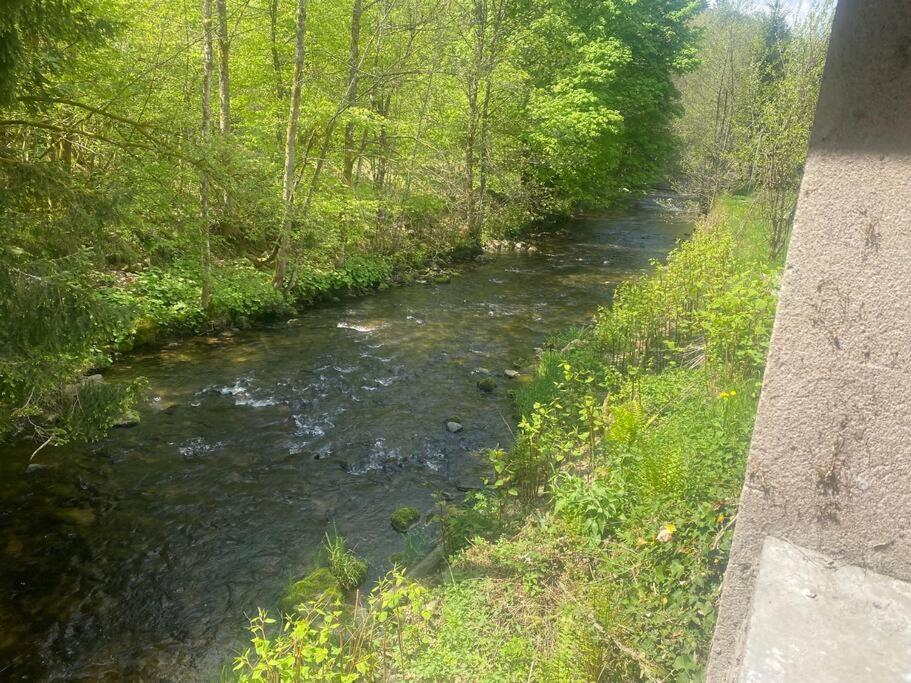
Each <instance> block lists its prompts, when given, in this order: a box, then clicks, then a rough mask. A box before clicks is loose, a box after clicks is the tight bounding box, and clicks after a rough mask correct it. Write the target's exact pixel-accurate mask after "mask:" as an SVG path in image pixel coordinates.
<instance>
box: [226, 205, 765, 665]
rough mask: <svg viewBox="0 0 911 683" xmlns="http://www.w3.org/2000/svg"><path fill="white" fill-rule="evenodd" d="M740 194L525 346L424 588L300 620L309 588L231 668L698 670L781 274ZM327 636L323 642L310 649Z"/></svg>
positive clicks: (390, 590)
mask: <svg viewBox="0 0 911 683" xmlns="http://www.w3.org/2000/svg"><path fill="white" fill-rule="evenodd" d="M756 208H757V207H755V206H754V205H753V204H752V202H751V200H748V199H726V200H723V201H721V202H719V203H718V205H717V206H716V207H715V210H714V211H713V213H712V214H711V215H710V216H709V217H708V218H707V219H706V220H705V221H703V223H702V224H701V225H700V226H699V229H698V230H697V232H696V234H695V236H694V237H693V239H692V240H691V241H689V242H686V243H683V244H682V245H681V246H680V247H679V248H678V249H677V250H676V251H675V252H673V253H672V255H671V256H670V257H669V259H668V261H667V264H666V265H664V266H661V267H659V268H658V269H657V271H656V272H655V273H654V274H653V275H651V276H649V277H647V278H644V279H640V280H636V281H632V282H629V283H627V284H625V285H623V286H621V288H620V290H619V291H618V293H617V295H616V297H615V299H614V303H613V305H612V306H611V308H610V309H606V310H603V311H602V312H601V313H600V314H599V315H598V316H597V317H596V318H595V319H594V320H593V322H592V324H591V325H589V326H588V327H586V328H585V329H583V330H575V331H573V332H570V333H567V334H566V335H563V336H560V337H559V338H557V339H555V340H554V342H553V343H552V344H551V345H550V348H549V349H548V350H546V351H545V352H544V353H543V354H542V356H541V359H540V364H539V367H538V370H537V375H536V379H535V380H534V382H532V383H531V384H530V385H528V386H526V387H523V388H520V389H518V390H516V392H515V399H516V402H517V405H518V407H519V408H520V410H521V411H522V414H523V415H524V417H523V420H522V422H521V424H520V431H519V434H518V436H517V438H516V441H515V444H514V445H513V446H512V447H511V448H510V449H509V450H493V451H490V453H489V455H490V459H491V464H492V468H493V470H494V471H495V473H496V476H495V478H493V479H492V480H491V481H490V482H489V488H488V489H486V490H484V491H481V492H478V493H476V494H474V495H473V496H471V497H470V499H469V500H468V501H467V503H466V505H464V506H462V507H460V508H457V509H456V508H449V509H447V510H446V511H445V512H444V514H443V515H442V517H441V519H440V524H441V527H442V528H443V530H444V531H443V542H444V544H445V546H446V548H447V550H448V551H449V552H450V555H451V558H450V567H449V569H448V571H447V572H446V575H445V577H443V579H442V580H441V582H440V584H439V585H438V586H437V587H431V588H427V587H424V586H415V585H412V584H408V583H406V582H404V580H403V579H402V578H400V577H398V576H396V575H393V577H392V578H391V579H389V580H388V581H387V582H386V583H382V584H380V586H379V587H378V588H377V589H376V590H375V591H374V592H373V594H372V597H371V598H370V601H369V602H370V604H371V605H372V606H373V608H372V612H370V613H369V614H373V615H375V616H369V617H368V618H365V619H361V620H359V621H358V622H357V623H348V622H346V621H345V620H344V619H343V618H339V619H338V620H336V621H334V622H331V623H328V624H327V623H326V622H324V623H323V625H317V624H315V622H313V620H312V617H313V615H314V612H313V610H319V609H325V607H320V606H319V605H318V604H309V605H303V606H302V607H301V608H299V609H300V612H298V616H297V617H292V618H291V626H290V628H291V630H290V631H289V633H290V634H291V635H286V636H283V637H279V638H276V639H267V638H266V637H265V635H266V634H267V633H268V632H269V630H270V628H272V627H271V626H270V625H269V624H267V623H265V622H260V623H258V624H256V625H255V626H256V628H258V629H260V630H259V631H257V633H258V634H260V635H261V637H259V638H257V639H256V640H254V646H255V647H254V649H253V650H252V651H251V652H249V653H248V654H247V655H246V657H245V658H241V659H239V660H238V661H237V665H238V671H239V675H240V677H241V678H246V677H251V676H253V675H254V674H256V673H257V672H259V673H262V672H266V671H272V672H276V671H281V670H282V667H283V666H285V664H283V661H285V662H288V663H290V664H288V665H294V666H301V667H302V669H303V671H304V672H306V673H305V678H306V677H307V675H310V676H311V677H312V678H313V677H315V678H319V677H320V676H324V675H327V673H332V674H333V675H337V674H343V673H344V672H349V673H352V674H353V676H354V678H353V679H356V678H359V677H360V678H367V679H369V678H371V677H372V676H373V677H383V676H386V675H392V676H393V677H399V678H403V679H406V680H427V679H434V678H440V677H446V678H452V677H454V678H460V679H461V678H464V679H466V680H490V681H494V680H514V679H521V680H542V681H548V680H639V679H646V680H668V679H675V678H683V679H690V678H694V677H698V676H699V674H700V672H701V671H702V669H703V667H704V665H705V655H706V652H707V648H708V642H709V639H710V637H711V632H712V625H713V623H714V618H715V611H714V608H715V602H716V600H717V597H718V591H719V585H720V579H721V576H722V574H723V571H724V566H725V562H726V558H727V552H728V548H729V544H730V539H731V532H732V527H733V523H734V520H735V519H736V504H737V498H738V494H739V491H740V488H741V486H742V479H743V471H744V464H745V457H746V452H747V449H748V445H749V439H750V433H751V430H752V424H753V418H754V415H755V409H756V404H757V401H758V394H759V388H760V383H761V374H762V366H763V363H764V360H765V356H766V347H767V343H768V339H769V335H770V332H771V325H772V321H773V317H774V309H775V301H776V293H777V284H778V275H779V272H780V266H779V265H778V264H769V263H768V261H767V258H766V249H765V247H764V244H765V242H764V238H765V229H766V228H765V226H764V225H763V224H762V223H761V222H760V221H759V220H758V219H757V218H756V216H758V211H757V210H756ZM406 586H407V588H406ZM389 605H393V609H392V612H393V614H394V617H395V618H394V620H393V621H392V623H393V626H392V627H390V626H389V623H390V622H389V616H388V612H389ZM330 609H332V608H330ZM384 615H386V618H383V617H384ZM305 623H308V624H310V626H308V627H307V628H304V629H301V628H300V626H301V625H302V624H305ZM327 634H331V638H330V639H329V640H330V641H332V642H338V643H339V645H338V646H337V647H336V646H335V645H329V646H326V647H325V648H318V647H317V648H314V647H313V645H314V642H313V639H315V638H321V637H323V636H326V635H327ZM389 643H397V645H396V646H394V647H393V646H388V644H389ZM314 652H315V653H317V654H310V653H314ZM291 653H297V655H298V658H297V660H296V661H295V657H294V656H290V655H291ZM283 657H287V659H286V660H283V659H282V658H283Z"/></svg>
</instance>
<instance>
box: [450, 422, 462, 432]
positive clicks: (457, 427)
mask: <svg viewBox="0 0 911 683" xmlns="http://www.w3.org/2000/svg"><path fill="white" fill-rule="evenodd" d="M446 429H448V430H449V431H450V432H452V433H453V434H456V433H458V432H461V431H462V429H463V427H462V424H461V423H460V422H455V421H452V420H451V421H449V422H447V423H446Z"/></svg>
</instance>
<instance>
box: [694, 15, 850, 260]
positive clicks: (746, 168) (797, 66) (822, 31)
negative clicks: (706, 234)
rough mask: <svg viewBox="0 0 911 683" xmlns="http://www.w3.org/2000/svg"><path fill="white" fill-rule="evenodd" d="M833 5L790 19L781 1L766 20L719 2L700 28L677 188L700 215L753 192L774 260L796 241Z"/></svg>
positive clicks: (767, 251) (760, 16)
mask: <svg viewBox="0 0 911 683" xmlns="http://www.w3.org/2000/svg"><path fill="white" fill-rule="evenodd" d="M833 6H834V3H833V2H832V1H831V0H812V1H811V2H807V3H804V5H803V6H801V8H800V11H799V12H798V11H797V10H796V9H792V10H791V12H792V13H793V14H792V16H787V11H786V10H785V8H784V6H783V5H782V3H781V2H780V1H777V0H776V2H774V3H769V4H768V7H767V8H765V9H766V11H765V12H764V13H759V12H755V13H750V12H746V11H743V10H742V9H738V6H737V5H736V4H735V3H718V4H717V5H716V6H715V7H713V8H712V9H710V10H708V11H707V12H706V13H705V15H704V16H703V17H702V19H701V20H700V23H701V25H702V28H703V29H704V33H705V35H704V40H703V45H702V47H701V49H700V57H701V64H700V67H699V69H698V70H697V71H696V72H695V73H693V74H692V75H690V76H687V77H684V79H683V81H682V91H683V99H684V104H685V109H686V114H685V115H684V116H683V117H682V118H681V119H680V120H679V122H678V123H677V125H676V129H677V132H678V135H680V137H681V139H682V141H683V143H684V144H683V145H681V146H680V147H679V148H678V158H677V161H678V164H677V165H678V173H677V184H678V185H679V186H680V187H681V188H682V189H684V190H685V191H687V192H689V193H691V194H694V195H696V196H697V197H698V199H699V202H700V205H701V207H702V208H703V209H704V210H708V209H709V208H710V207H711V205H712V202H713V201H714V200H715V199H716V198H717V197H719V196H720V195H722V194H724V193H727V192H732V191H736V190H738V189H740V188H755V189H757V190H758V192H759V193H761V194H762V195H763V199H764V201H763V203H762V209H763V211H764V213H765V216H764V218H765V221H766V222H767V223H768V226H769V228H770V229H769V230H768V231H767V232H766V236H767V238H768V242H767V243H766V248H765V251H766V256H767V258H771V259H773V260H774V259H778V258H780V257H781V256H782V255H783V252H784V250H785V247H786V246H787V238H788V236H789V235H790V228H791V222H792V220H793V217H794V210H795V207H796V202H797V190H798V187H799V184H800V179H801V176H802V174H803V165H804V161H805V160H806V155H807V146H808V142H809V138H810V130H811V128H812V125H813V118H814V115H815V111H816V102H817V100H818V97H819V85H820V82H821V80H822V69H823V65H824V63H825V56H826V51H827V48H828V35H829V26H830V23H831V19H832V14H833V12H832V8H833Z"/></svg>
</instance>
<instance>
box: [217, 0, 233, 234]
mask: <svg viewBox="0 0 911 683" xmlns="http://www.w3.org/2000/svg"><path fill="white" fill-rule="evenodd" d="M215 16H216V19H217V31H218V131H219V133H221V136H222V142H224V139H225V138H227V137H228V135H229V134H230V133H231V83H230V76H229V73H230V72H229V69H228V48H229V45H228V10H227V7H226V6H225V0H215ZM221 201H222V204H221V210H222V217H224V216H225V215H230V212H231V197H230V195H229V194H228V190H227V189H225V190H224V192H223V194H222V197H221Z"/></svg>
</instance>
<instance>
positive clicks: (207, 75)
mask: <svg viewBox="0 0 911 683" xmlns="http://www.w3.org/2000/svg"><path fill="white" fill-rule="evenodd" d="M202 30H203V40H202V64H203V72H202V139H203V144H205V143H207V142H208V141H209V133H210V130H211V125H212V124H211V121H212V0H202ZM199 198H200V219H201V223H202V233H203V234H202V238H203V239H202V242H203V244H202V297H201V300H200V305H201V306H202V307H203V309H207V308H208V307H209V303H210V302H211V298H212V248H211V243H210V239H209V233H210V231H211V226H210V218H209V178H208V176H207V175H206V172H205V171H201V172H200V176H199Z"/></svg>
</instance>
